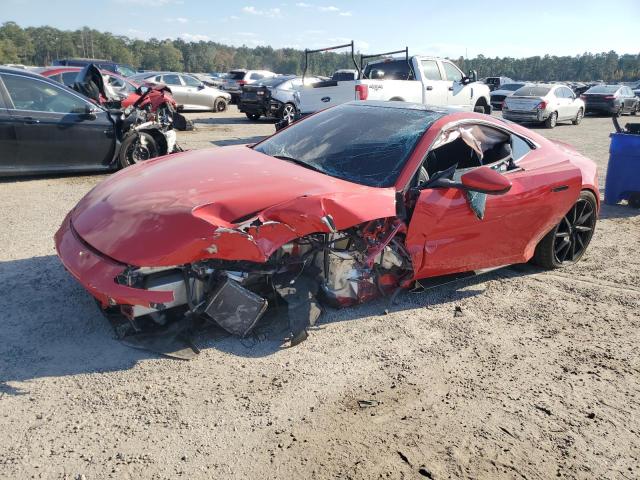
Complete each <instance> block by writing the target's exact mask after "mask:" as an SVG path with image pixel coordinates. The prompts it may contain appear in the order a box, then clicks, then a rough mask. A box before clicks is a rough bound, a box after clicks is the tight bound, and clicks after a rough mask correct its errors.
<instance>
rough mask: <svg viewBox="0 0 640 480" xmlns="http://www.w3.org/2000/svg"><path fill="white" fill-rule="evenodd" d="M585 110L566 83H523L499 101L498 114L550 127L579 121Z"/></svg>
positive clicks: (517, 120)
mask: <svg viewBox="0 0 640 480" xmlns="http://www.w3.org/2000/svg"><path fill="white" fill-rule="evenodd" d="M584 113H585V105H584V102H583V101H582V100H581V99H580V98H577V96H576V94H575V93H573V91H572V90H571V89H570V88H569V87H565V86H564V85H556V84H543V83H539V84H535V85H527V86H524V87H522V88H520V89H519V90H516V91H515V92H513V95H511V96H510V97H507V98H506V99H505V101H504V102H503V104H502V117H503V118H505V119H507V120H512V121H514V122H523V123H542V124H544V126H545V127H547V128H554V127H555V126H556V125H557V123H558V122H562V121H567V120H570V121H571V122H572V123H573V124H574V125H579V124H580V122H582V118H583V117H584Z"/></svg>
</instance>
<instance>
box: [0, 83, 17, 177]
mask: <svg viewBox="0 0 640 480" xmlns="http://www.w3.org/2000/svg"><path fill="white" fill-rule="evenodd" d="M7 103H8V101H7V100H5V96H4V92H3V89H2V87H1V86H0V152H2V155H0V175H2V174H3V173H4V174H6V173H11V172H13V171H15V170H16V166H17V165H18V140H17V139H16V129H15V124H14V120H13V117H12V116H11V115H10V113H9V109H8V108H7Z"/></svg>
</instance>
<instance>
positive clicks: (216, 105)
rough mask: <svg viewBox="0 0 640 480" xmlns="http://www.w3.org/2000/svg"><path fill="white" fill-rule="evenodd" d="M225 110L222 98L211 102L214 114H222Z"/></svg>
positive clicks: (224, 101) (225, 104)
mask: <svg viewBox="0 0 640 480" xmlns="http://www.w3.org/2000/svg"><path fill="white" fill-rule="evenodd" d="M226 109H227V102H226V100H225V99H224V98H222V97H218V98H216V99H215V101H214V102H213V111H214V112H224V111H225V110H226Z"/></svg>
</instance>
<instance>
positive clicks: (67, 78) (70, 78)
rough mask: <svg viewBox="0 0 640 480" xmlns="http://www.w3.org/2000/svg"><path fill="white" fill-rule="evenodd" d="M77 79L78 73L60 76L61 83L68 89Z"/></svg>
mask: <svg viewBox="0 0 640 480" xmlns="http://www.w3.org/2000/svg"><path fill="white" fill-rule="evenodd" d="M77 77H78V72H64V73H63V74H62V83H64V84H65V85H66V86H68V87H70V86H71V85H73V84H74V83H76V78H77Z"/></svg>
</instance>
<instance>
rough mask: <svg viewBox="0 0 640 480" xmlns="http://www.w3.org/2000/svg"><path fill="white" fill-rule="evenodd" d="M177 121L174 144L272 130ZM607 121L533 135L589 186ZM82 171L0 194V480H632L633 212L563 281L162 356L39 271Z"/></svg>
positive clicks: (635, 438) (606, 222)
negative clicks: (565, 158) (590, 162)
mask: <svg viewBox="0 0 640 480" xmlns="http://www.w3.org/2000/svg"><path fill="white" fill-rule="evenodd" d="M190 116H191V117H192V118H195V119H196V125H197V128H198V130H197V131H195V132H188V133H184V134H180V135H179V141H180V142H181V143H182V145H184V146H186V147H189V148H202V147H209V146H215V145H218V146H220V145H228V144H233V143H248V142H253V141H256V140H258V139H259V138H260V137H261V136H262V135H265V134H269V133H271V132H272V131H273V125H272V124H271V123H268V122H261V123H257V124H251V123H249V122H248V121H247V120H246V119H245V118H244V116H241V115H238V114H237V113H236V112H235V111H232V112H228V113H226V114H219V115H212V114H192V115H190ZM625 120H626V119H625ZM611 127H612V126H611V122H610V120H609V119H605V118H586V119H585V120H584V122H583V124H582V125H580V126H578V127H575V126H571V125H561V126H558V127H557V128H556V129H555V130H553V131H547V130H539V131H540V132H541V133H543V134H544V135H547V136H549V137H551V138H554V139H560V140H563V141H566V142H568V143H571V144H573V145H575V146H576V147H577V148H578V149H579V150H580V151H581V152H583V153H585V154H586V155H588V156H589V157H591V158H592V159H594V160H595V161H597V162H598V164H599V165H600V168H601V177H600V181H601V184H602V185H604V173H605V171H604V170H605V166H606V161H607V156H608V145H609V138H608V134H609V132H610V131H611V130H612V128H611ZM103 178H104V176H103V175H95V176H84V177H62V178H60V177H57V178H41V179H23V180H17V181H8V182H4V183H0V205H2V208H3V214H2V220H0V222H1V223H0V225H1V227H2V228H0V245H2V249H1V250H0V282H1V283H2V285H3V293H2V295H1V296H0V312H1V313H0V319H1V320H0V325H1V327H2V328H1V329H0V359H1V360H0V429H1V430H2V432H3V435H2V436H1V438H0V478H86V479H94V478H176V477H184V478H318V479H325V478H353V479H359V478H362V479H365V478H366V479H368V478H380V477H383V478H435V479H442V478H483V479H499V478H509V479H511V478H516V479H518V478H523V479H524V478H527V479H537V478H552V477H554V478H555V477H559V478H584V479H593V478H607V479H635V478H640V458H639V457H640V350H639V349H638V344H639V340H640V334H639V327H640V313H639V312H640V258H639V257H638V252H639V251H640V212H638V211H633V210H631V209H629V208H628V207H626V206H618V207H606V206H605V207H604V208H603V210H602V212H601V218H600V221H599V223H598V227H597V230H596V234H595V236H594V238H593V241H592V244H591V247H590V249H589V251H588V252H587V255H586V256H585V258H584V259H583V261H581V262H580V263H579V264H578V265H576V266H574V267H573V268H568V269H566V270H561V271H555V272H544V271H540V270H537V269H535V268H533V267H530V266H517V267H511V268H506V269H502V270H499V271H496V272H493V273H491V274H487V275H486V276H485V277H481V278H476V279H474V280H467V281H465V282H461V283H458V284H452V285H447V286H443V287H439V288H437V289H434V290H431V291H428V292H425V293H422V294H404V295H403V296H401V297H400V299H399V300H400V301H399V305H397V306H396V307H394V309H393V310H392V311H391V312H390V314H388V315H384V314H383V310H384V308H385V307H386V302H385V301H378V302H374V303H372V304H369V305H365V306H361V307H358V308H350V309H346V310H341V311H330V312H328V314H327V315H326V316H324V317H323V319H322V322H321V324H320V325H319V326H318V328H317V329H316V330H315V331H313V332H312V333H311V336H310V338H309V340H308V341H306V342H305V343H303V344H301V345H299V346H297V347H295V348H289V349H287V348H281V347H280V341H279V340H280V337H279V336H278V335H277V328H275V327H273V328H271V327H269V326H263V327H261V328H262V329H261V330H259V332H260V333H259V334H257V335H255V336H254V337H251V338H249V339H245V340H239V339H237V338H233V337H224V336H221V335H218V336H215V337H214V338H209V339H201V340H202V341H203V342H205V348H204V349H203V351H202V353H201V355H200V356H199V357H198V358H196V359H195V360H193V361H190V362H183V361H177V360H170V359H166V358H160V357H157V356H155V355H152V354H149V353H145V352H142V351H137V350H133V349H130V348H127V347H125V346H123V345H121V344H120V343H119V342H118V341H117V340H115V339H114V335H113V333H112V331H111V329H110V327H109V325H108V324H107V322H106V321H105V320H104V318H103V317H102V316H101V315H100V313H99V312H98V310H97V308H96V306H95V304H94V302H93V301H92V299H91V298H90V297H89V296H88V295H87V294H86V293H85V291H84V290H83V289H82V288H81V287H80V286H79V285H78V284H77V283H76V282H75V281H73V280H72V279H71V277H70V276H69V275H68V274H67V273H66V272H65V271H64V269H63V268H62V266H61V265H60V263H59V262H58V260H57V257H56V256H55V252H54V248H53V241H52V236H53V234H54V232H55V230H56V229H57V227H58V225H59V224H60V222H61V221H62V219H63V217H64V215H65V214H66V213H67V212H68V211H69V210H70V209H71V208H72V207H73V205H74V204H75V203H76V202H77V201H78V200H79V199H80V198H81V197H82V196H83V195H84V194H85V193H86V192H87V191H88V190H89V189H90V188H91V187H92V186H93V185H95V184H96V183H97V182H99V181H100V180H102V179H103ZM456 307H460V309H461V311H462V315H455V316H454V311H455V309H456ZM359 401H361V402H359ZM362 401H364V402H362Z"/></svg>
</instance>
